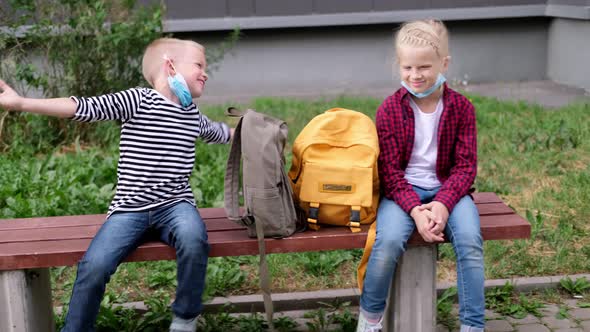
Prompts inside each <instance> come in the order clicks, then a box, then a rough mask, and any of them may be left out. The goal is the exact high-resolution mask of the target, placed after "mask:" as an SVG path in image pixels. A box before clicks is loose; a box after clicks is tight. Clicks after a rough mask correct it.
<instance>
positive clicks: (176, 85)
mask: <svg viewBox="0 0 590 332" xmlns="http://www.w3.org/2000/svg"><path fill="white" fill-rule="evenodd" d="M168 86H169V87H170V90H172V93H174V95H176V97H178V100H179V101H180V104H181V105H182V106H183V107H187V106H189V105H190V104H191V103H192V102H193V97H192V96H191V93H190V91H189V89H188V85H187V84H186V81H185V80H184V77H182V75H181V74H180V73H176V75H174V77H172V76H170V75H168Z"/></svg>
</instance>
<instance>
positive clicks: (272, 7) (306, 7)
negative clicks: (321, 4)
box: [255, 0, 313, 16]
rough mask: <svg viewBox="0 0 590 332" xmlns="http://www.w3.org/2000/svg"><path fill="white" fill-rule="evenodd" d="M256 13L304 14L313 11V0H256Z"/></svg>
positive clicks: (266, 14)
mask: <svg viewBox="0 0 590 332" xmlns="http://www.w3.org/2000/svg"><path fill="white" fill-rule="evenodd" d="M255 4H256V6H255V10H256V15H261V16H268V15H304V14H312V13H313V0H297V1H293V0H256V2H255Z"/></svg>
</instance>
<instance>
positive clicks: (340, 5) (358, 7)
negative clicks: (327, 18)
mask: <svg viewBox="0 0 590 332" xmlns="http://www.w3.org/2000/svg"><path fill="white" fill-rule="evenodd" d="M314 10H315V12H316V13H318V14H329V13H351V12H368V11H371V10H373V3H372V1H366V0H365V1H359V0H315V1H314Z"/></svg>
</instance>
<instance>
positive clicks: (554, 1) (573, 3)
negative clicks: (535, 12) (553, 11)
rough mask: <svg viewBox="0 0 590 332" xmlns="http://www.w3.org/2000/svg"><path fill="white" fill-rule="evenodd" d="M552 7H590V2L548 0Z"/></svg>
mask: <svg viewBox="0 0 590 332" xmlns="http://www.w3.org/2000/svg"><path fill="white" fill-rule="evenodd" d="M547 3H549V4H550V5H563V6H590V0H547Z"/></svg>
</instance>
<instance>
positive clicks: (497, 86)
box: [200, 81, 590, 108]
mask: <svg viewBox="0 0 590 332" xmlns="http://www.w3.org/2000/svg"><path fill="white" fill-rule="evenodd" d="M453 87H454V88H456V89H458V90H462V91H465V92H468V93H474V94H479V95H483V96H488V97H495V98H498V99H501V100H524V101H527V102H529V103H537V104H540V105H543V106H545V107H550V108H554V107H560V106H563V105H567V104H568V103H571V102H575V101H580V100H586V101H588V102H590V91H586V90H584V89H581V88H575V87H570V86H566V85H562V84H558V83H555V82H552V81H528V82H496V83H481V84H472V83H469V84H466V85H454V86H453ZM397 88H399V86H396V85H392V86H391V87H375V88H372V89H365V90H358V91H350V90H338V89H325V90H322V91H298V92H293V91H286V92H285V93H283V94H280V95H277V94H275V95H272V96H275V97H289V98H305V99H310V98H311V99H313V98H320V97H323V98H325V97H336V96H340V95H347V96H351V95H357V96H372V97H376V98H379V99H382V98H385V97H386V96H388V95H390V94H391V93H393V92H394V91H395V90H396V89H397ZM213 93H214V92H213V91H212V92H211V94H209V92H208V91H207V92H206V93H205V94H204V96H203V97H201V98H200V102H202V103H205V104H207V103H245V104H247V103H248V102H249V101H250V100H252V99H253V98H255V97H256V96H254V95H232V96H216V95H213ZM266 96H268V95H266ZM272 96H268V97H272Z"/></svg>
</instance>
